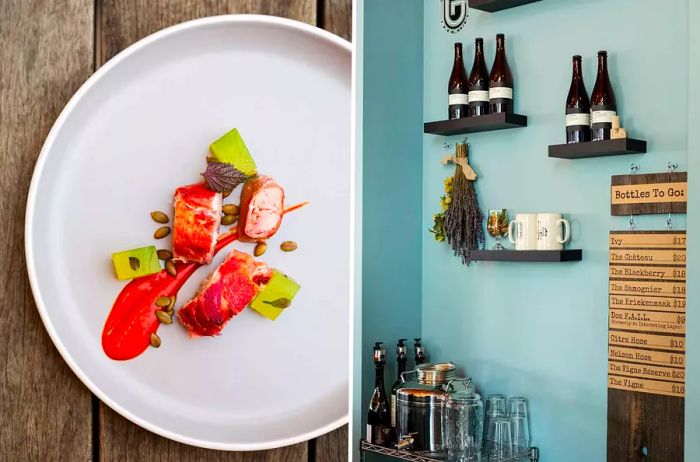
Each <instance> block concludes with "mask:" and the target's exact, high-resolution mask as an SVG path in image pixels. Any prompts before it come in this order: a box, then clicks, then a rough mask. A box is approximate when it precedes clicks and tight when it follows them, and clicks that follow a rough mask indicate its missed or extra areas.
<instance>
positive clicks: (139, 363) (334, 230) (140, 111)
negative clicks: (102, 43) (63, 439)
mask: <svg viewBox="0 0 700 462" xmlns="http://www.w3.org/2000/svg"><path fill="white" fill-rule="evenodd" d="M350 82H351V48H350V44H349V43H348V42H346V41H344V40H342V39H340V38H338V37H336V36H334V35H332V34H329V33H327V32H325V31H322V30H320V29H317V28H315V27H311V26H308V25H305V24H302V23H298V22H294V21H289V20H284V19H279V18H273V17H264V16H253V15H250V16H249V15H239V16H220V17H213V18H206V19H202V20H197V21H192V22H188V23H184V24H181V25H178V26H175V27H171V28H169V29H165V30H163V31H161V32H158V33H156V34H153V35H151V36H149V37H147V38H145V39H143V40H141V41H140V42H138V43H136V44H135V45H133V46H131V47H129V48H128V49H126V50H125V51H123V52H122V53H120V54H119V55H118V56H116V57H115V58H114V59H112V60H111V61H109V62H108V63H107V64H105V65H104V66H103V67H102V68H100V69H99V70H98V71H97V72H96V73H95V74H94V75H93V76H92V77H91V78H90V79H89V80H88V81H87V82H86V83H85V84H84V85H83V86H82V87H81V88H80V90H78V92H77V93H76V94H75V96H74V97H73V98H72V99H71V101H70V102H69V103H68V105H67V106H66V108H65V109H64V110H63V112H62V113H61V115H60V117H59V118H58V120H57V121H56V123H55V125H54V127H53V129H52V130H51V132H50V134H49V136H48V138H47V140H46V143H45V144H44V147H43V149H42V151H41V155H40V156H39V160H38V162H37V166H36V169H35V171H34V177H33V179H32V183H31V188H30V191H29V198H28V201H27V215H26V249H27V250H26V251H27V267H28V271H29V278H30V280H31V285H32V289H33V291H34V297H35V299H36V302H37V306H38V309H39V312H40V314H41V317H42V319H43V321H44V324H45V326H46V330H47V331H48V333H49V335H50V336H51V338H52V339H53V341H54V343H55V344H56V347H57V348H58V350H59V351H60V352H61V354H62V355H63V358H64V359H65V360H66V362H67V363H68V365H69V366H70V367H71V368H72V369H73V371H74V372H75V373H76V374H77V375H78V377H80V379H81V380H82V381H83V382H84V383H85V385H87V386H88V387H89V388H90V390H92V391H93V392H94V393H95V394H96V395H97V396H98V397H99V398H100V399H101V400H102V401H104V402H105V403H106V404H108V405H109V406H110V407H112V408H113V409H114V410H116V411H117V412H119V413H120V414H122V415H123V416H125V417H127V418H128V419H130V420H132V421H133V422H135V423H137V424H139V425H141V426H142V427H145V428H147V429H148V430H151V431H153V432H156V433H158V434H160V435H163V436H165V437H168V438H172V439H174V440H178V441H181V442H184V443H187V444H192V445H197V446H203V447H209V448H216V449H228V450H255V449H268V448H273V447H279V446H285V445H289V444H293V443H297V442H300V441H304V440H307V439H310V438H313V437H316V436H318V435H321V434H323V433H326V432H328V431H331V430H333V429H335V428H337V427H339V426H340V425H342V424H344V423H345V422H346V421H347V411H348V410H347V407H348V405H347V403H348V398H347V396H348V336H349V333H348V319H349V313H348V309H349V306H350V270H349V265H350V258H349V255H350V252H349V243H350V171H351V152H350V133H351V132H350V105H351V95H350V92H351V84H350ZM232 127H237V128H238V129H239V130H240V132H241V134H242V135H243V137H244V139H245V141H246V143H247V145H248V147H249V149H250V150H251V152H252V154H253V156H254V157H255V159H256V161H257V164H258V171H259V172H261V173H264V174H269V175H271V176H273V177H274V178H275V179H276V180H277V181H278V182H279V183H280V184H281V185H283V186H284V188H285V190H286V196H287V201H286V202H287V204H292V203H296V202H300V201H304V200H309V201H310V205H309V206H307V207H305V208H304V209H301V210H299V211H297V212H294V213H292V214H289V215H287V216H286V217H285V219H284V221H283V224H282V227H281V229H280V231H279V232H278V233H277V235H276V236H275V237H274V238H273V239H272V240H271V241H270V242H269V247H270V250H268V252H267V253H266V254H265V255H264V256H263V257H261V260H263V261H265V262H267V263H269V264H270V265H271V266H273V267H277V268H280V269H282V270H283V271H285V272H286V273H287V274H289V275H290V276H291V277H293V278H294V279H296V280H297V281H298V282H299V283H300V284H301V286H302V288H301V290H300V292H299V294H298V296H297V298H296V299H295V301H294V305H293V307H292V308H290V309H289V310H288V311H286V312H285V313H283V314H282V315H281V316H280V317H279V318H278V319H277V321H275V322H271V321H268V320H267V319H265V318H263V317H262V316H259V315H258V314H256V313H255V312H253V311H252V310H245V311H244V312H243V313H241V314H240V315H239V316H238V317H236V318H234V319H232V320H231V322H230V323H229V324H228V325H227V326H226V328H225V329H224V332H223V334H222V335H221V336H220V337H217V338H204V339H196V340H190V339H188V336H187V333H186V331H185V329H184V328H183V327H182V326H180V325H172V326H161V328H160V329H159V332H158V333H159V335H160V336H161V339H162V342H163V345H162V347H161V348H160V349H158V350H156V349H153V348H149V349H148V350H147V351H146V352H145V353H144V354H142V355H141V356H139V357H138V358H136V359H134V360H131V361H123V362H118V361H112V360H110V359H108V358H107V357H106V356H105V354H104V353H103V351H102V348H101V345H100V337H101V332H102V327H103V324H104V321H105V319H106V317H107V314H108V312H109V310H110V308H111V306H112V302H113V301H114V299H115V297H116V296H117V294H118V293H119V291H120V290H121V289H122V287H123V286H124V285H125V282H120V281H117V280H116V279H115V277H114V275H113V270H112V267H111V260H110V256H111V253H112V252H114V251H118V250H123V249H130V248H134V247H140V246H145V245H157V246H158V247H159V248H161V247H163V246H164V245H168V246H169V245H170V242H169V241H168V242H158V241H155V240H154V239H153V238H152V234H153V231H154V230H155V228H156V224H155V223H153V222H152V221H151V219H150V217H149V212H150V211H151V210H171V201H172V194H173V191H174V190H175V188H176V187H177V186H179V185H183V184H189V183H193V182H197V181H200V179H201V177H200V176H199V173H200V172H202V171H203V169H204V167H205V160H204V158H205V155H206V152H207V148H208V146H209V143H211V142H212V141H213V140H215V139H216V138H218V137H219V136H220V135H222V134H223V133H225V132H226V131H228V130H229V129H230V128H232ZM232 198H233V196H232ZM287 239H291V240H295V241H297V242H298V243H299V249H298V250H297V251H296V252H293V253H283V252H281V251H280V250H279V244H280V242H282V241H284V240H287ZM232 247H236V248H239V249H244V250H246V251H248V252H252V246H251V245H250V244H240V243H235V244H233V246H232ZM229 248H231V246H230V247H229ZM226 253H227V252H221V253H220V254H219V255H218V258H217V259H216V260H215V262H214V263H212V265H210V266H208V267H204V268H200V269H199V270H198V271H197V273H195V275H194V276H193V277H192V278H191V279H190V280H189V282H188V283H187V284H186V285H185V286H184V288H183V290H182V291H181V292H180V295H179V300H180V302H179V303H178V305H180V304H181V303H182V302H183V301H185V300H187V299H188V298H189V297H190V296H191V295H193V294H194V292H195V291H196V288H197V286H198V285H199V283H200V282H201V281H202V280H203V279H204V278H205V277H206V275H207V274H208V273H209V272H210V271H213V269H214V268H215V267H216V264H218V263H219V262H220V261H221V260H222V259H223V258H224V256H225V254H226Z"/></svg>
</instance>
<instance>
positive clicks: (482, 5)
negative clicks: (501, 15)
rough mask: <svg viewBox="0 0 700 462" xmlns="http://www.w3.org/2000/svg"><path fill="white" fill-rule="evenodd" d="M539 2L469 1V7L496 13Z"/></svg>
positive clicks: (520, 0)
mask: <svg viewBox="0 0 700 462" xmlns="http://www.w3.org/2000/svg"><path fill="white" fill-rule="evenodd" d="M539 1H540V0H469V7H470V8H474V9H475V10H481V11H486V12H487V13H495V12H496V11H501V10H507V9H508V8H515V7H516V6H522V5H527V4H529V3H535V2H539Z"/></svg>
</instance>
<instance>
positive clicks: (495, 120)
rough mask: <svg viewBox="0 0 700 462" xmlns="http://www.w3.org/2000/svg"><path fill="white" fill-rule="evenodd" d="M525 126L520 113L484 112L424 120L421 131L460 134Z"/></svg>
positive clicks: (436, 133)
mask: <svg viewBox="0 0 700 462" xmlns="http://www.w3.org/2000/svg"><path fill="white" fill-rule="evenodd" d="M518 127H527V116H524V115H520V114H506V113H498V114H486V115H483V116H476V117H464V118H462V119H452V120H438V121H436V122H426V123H425V124H424V125H423V132H424V133H430V134H432V135H460V134H464V133H477V132H489V131H492V130H504V129H506V128H518Z"/></svg>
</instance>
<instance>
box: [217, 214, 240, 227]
mask: <svg viewBox="0 0 700 462" xmlns="http://www.w3.org/2000/svg"><path fill="white" fill-rule="evenodd" d="M236 220H238V215H224V216H223V217H221V224H222V225H224V226H229V225H232V224H234V223H235V222H236Z"/></svg>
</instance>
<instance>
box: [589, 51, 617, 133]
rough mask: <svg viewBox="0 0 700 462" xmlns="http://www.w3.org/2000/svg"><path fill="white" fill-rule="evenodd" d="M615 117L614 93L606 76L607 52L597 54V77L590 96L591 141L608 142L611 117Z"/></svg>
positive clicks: (608, 77)
mask: <svg viewBox="0 0 700 462" xmlns="http://www.w3.org/2000/svg"><path fill="white" fill-rule="evenodd" d="M615 115H617V104H616V103H615V93H614V92H613V89H612V85H610V76H609V75H608V52H607V51H599V52H598V77H596V80H595V86H594V87H593V94H592V95H591V139H592V140H593V141H601V140H609V139H610V129H611V128H612V119H613V116H615Z"/></svg>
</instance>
